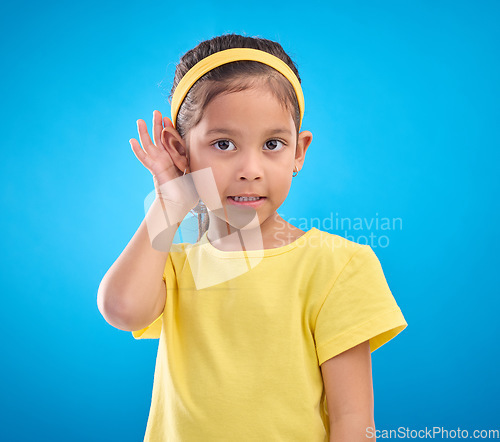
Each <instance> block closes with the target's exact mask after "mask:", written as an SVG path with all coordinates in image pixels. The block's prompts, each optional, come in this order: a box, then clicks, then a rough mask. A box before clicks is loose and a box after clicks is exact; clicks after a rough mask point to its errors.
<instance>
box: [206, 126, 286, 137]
mask: <svg viewBox="0 0 500 442" xmlns="http://www.w3.org/2000/svg"><path fill="white" fill-rule="evenodd" d="M220 133H224V134H229V135H231V136H234V135H240V131H238V130H232V129H226V128H216V129H210V130H208V131H207V132H206V133H205V134H206V135H210V134H220ZM274 134H282V135H291V134H292V133H291V132H290V131H289V130H288V129H284V128H281V127H278V128H275V129H269V130H268V131H266V135H274Z"/></svg>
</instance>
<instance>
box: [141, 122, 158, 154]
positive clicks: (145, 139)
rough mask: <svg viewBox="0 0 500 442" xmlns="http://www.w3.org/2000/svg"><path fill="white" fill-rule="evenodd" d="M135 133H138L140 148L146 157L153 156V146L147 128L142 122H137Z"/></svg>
mask: <svg viewBox="0 0 500 442" xmlns="http://www.w3.org/2000/svg"><path fill="white" fill-rule="evenodd" d="M137 132H139V139H140V140H141V144H142V148H143V149H144V151H145V152H146V153H147V154H148V155H154V154H155V152H154V148H155V146H154V144H153V142H152V141H151V137H150V136H149V133H148V126H147V125H146V122H145V121H144V120H141V119H139V120H137Z"/></svg>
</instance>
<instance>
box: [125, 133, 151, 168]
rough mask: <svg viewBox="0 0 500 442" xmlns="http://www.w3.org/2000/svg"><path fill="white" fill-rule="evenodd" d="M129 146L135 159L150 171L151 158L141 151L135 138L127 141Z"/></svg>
mask: <svg viewBox="0 0 500 442" xmlns="http://www.w3.org/2000/svg"><path fill="white" fill-rule="evenodd" d="M129 143H130V146H131V147H132V151H133V152H134V155H135V156H136V157H137V159H138V160H139V161H140V162H141V163H142V165H143V166H144V167H145V168H146V169H148V170H149V171H151V158H150V157H149V156H148V155H147V154H146V152H144V151H143V150H142V149H141V146H140V145H139V142H138V141H137V140H136V139H135V138H131V139H130V140H129Z"/></svg>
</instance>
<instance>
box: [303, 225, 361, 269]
mask: <svg viewBox="0 0 500 442" xmlns="http://www.w3.org/2000/svg"><path fill="white" fill-rule="evenodd" d="M298 242H299V245H300V246H301V247H305V248H307V249H308V250H310V251H311V252H312V253H313V254H317V255H319V256H321V258H323V259H325V258H326V259H336V260H340V261H343V260H346V259H349V258H351V257H352V256H353V255H354V254H356V253H359V252H360V251H362V250H366V249H367V248H370V247H369V246H367V245H364V244H358V243H356V242H354V241H351V240H348V239H346V238H344V237H342V236H340V235H336V234H334V233H329V232H325V231H323V230H319V229H317V228H315V227H313V228H312V229H311V230H309V231H308V232H306V233H305V234H304V235H303V236H302V237H301V238H299V240H298Z"/></svg>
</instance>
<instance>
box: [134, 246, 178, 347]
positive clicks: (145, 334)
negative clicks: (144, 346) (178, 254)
mask: <svg viewBox="0 0 500 442" xmlns="http://www.w3.org/2000/svg"><path fill="white" fill-rule="evenodd" d="M172 248H173V249H175V247H174V246H173V247H172ZM171 250H172V249H171ZM163 281H165V286H166V288H167V296H168V293H169V292H170V293H171V292H172V290H173V289H174V288H175V286H176V284H177V279H176V276H175V271H174V265H173V262H172V253H169V254H168V256H167V262H166V263H165V268H164V270H163ZM165 305H166V302H165ZM164 313H165V310H163V312H162V313H161V314H160V316H158V318H156V319H155V320H154V321H153V322H152V323H151V324H149V325H148V326H147V327H145V328H143V329H141V330H136V331H133V332H132V336H133V337H134V338H135V339H159V338H160V336H161V329H162V326H163V319H164V318H163V316H164Z"/></svg>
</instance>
